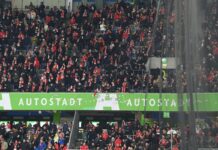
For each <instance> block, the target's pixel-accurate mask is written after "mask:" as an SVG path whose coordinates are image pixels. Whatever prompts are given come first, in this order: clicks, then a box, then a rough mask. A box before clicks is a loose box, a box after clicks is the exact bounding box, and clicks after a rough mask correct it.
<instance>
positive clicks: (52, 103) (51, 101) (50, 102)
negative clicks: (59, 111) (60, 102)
mask: <svg viewBox="0 0 218 150" xmlns="http://www.w3.org/2000/svg"><path fill="white" fill-rule="evenodd" d="M53 100H54V99H53V98H50V99H49V105H50V106H52V105H54V101H53Z"/></svg>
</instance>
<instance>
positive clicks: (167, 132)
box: [80, 119, 218, 150]
mask: <svg viewBox="0 0 218 150" xmlns="http://www.w3.org/2000/svg"><path fill="white" fill-rule="evenodd" d="M197 120H198V119H197ZM199 120H200V121H196V140H197V145H198V148H218V120H217V119H214V120H213V119H206V120H202V119H199ZM83 129H84V135H83V140H84V141H83V142H82V143H81V146H80V149H81V150H82V149H85V148H89V149H96V150H98V149H99V150H100V149H107V150H121V149H122V150H133V149H134V150H154V149H155V150H156V149H160V150H167V149H171V148H172V149H173V150H179V149H181V144H182V143H181V131H180V129H179V128H178V127H177V128H176V127H171V126H170V125H169V124H168V123H166V124H162V125H159V124H158V123H154V124H145V125H141V124H140V123H139V121H133V122H125V121H122V123H121V124H119V123H118V122H115V123H113V124H98V125H97V126H95V125H93V124H92V123H91V122H89V123H88V124H87V125H86V126H85V127H84V128H83ZM184 134H185V135H183V136H184V137H185V138H184V139H185V141H186V142H187V144H188V138H189V127H188V126H187V128H186V129H185V132H184ZM184 144H186V143H185V142H184ZM187 144H186V145H187Z"/></svg>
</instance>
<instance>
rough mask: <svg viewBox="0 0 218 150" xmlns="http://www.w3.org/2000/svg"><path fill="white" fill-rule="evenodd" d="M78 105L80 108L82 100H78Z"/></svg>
mask: <svg viewBox="0 0 218 150" xmlns="http://www.w3.org/2000/svg"><path fill="white" fill-rule="evenodd" d="M77 100H78V105H79V106H80V105H81V101H82V98H78V99H77Z"/></svg>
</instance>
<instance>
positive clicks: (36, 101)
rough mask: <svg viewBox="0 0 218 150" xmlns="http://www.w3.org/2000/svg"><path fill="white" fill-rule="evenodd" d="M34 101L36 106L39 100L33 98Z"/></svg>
mask: <svg viewBox="0 0 218 150" xmlns="http://www.w3.org/2000/svg"><path fill="white" fill-rule="evenodd" d="M34 100H35V105H36V106H38V101H39V98H34Z"/></svg>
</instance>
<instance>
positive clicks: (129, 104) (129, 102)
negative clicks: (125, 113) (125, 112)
mask: <svg viewBox="0 0 218 150" xmlns="http://www.w3.org/2000/svg"><path fill="white" fill-rule="evenodd" d="M126 105H127V106H130V107H131V106H132V102H131V100H130V99H128V101H127V104H126Z"/></svg>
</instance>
